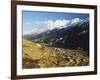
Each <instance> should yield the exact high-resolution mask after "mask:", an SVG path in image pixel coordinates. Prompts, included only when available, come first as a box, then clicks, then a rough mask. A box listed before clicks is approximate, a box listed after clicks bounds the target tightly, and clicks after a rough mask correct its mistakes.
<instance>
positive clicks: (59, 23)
mask: <svg viewBox="0 0 100 80" xmlns="http://www.w3.org/2000/svg"><path fill="white" fill-rule="evenodd" d="M81 21H83V20H81V19H79V18H75V19H71V20H65V19H63V20H61V19H58V20H55V21H54V20H47V21H39V22H35V23H34V24H36V26H37V27H36V26H35V28H34V27H33V29H32V30H31V31H28V32H24V33H23V35H30V34H39V33H42V32H45V31H48V30H53V29H55V28H65V27H68V26H71V25H75V24H77V23H79V22H81ZM38 26H39V27H38Z"/></svg>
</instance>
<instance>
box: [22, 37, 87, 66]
mask: <svg viewBox="0 0 100 80" xmlns="http://www.w3.org/2000/svg"><path fill="white" fill-rule="evenodd" d="M87 65H89V58H88V54H87V52H85V51H82V50H72V49H63V48H54V47H47V46H45V45H44V44H42V43H35V42H31V41H29V40H26V39H23V64H22V67H23V68H48V67H70V66H87Z"/></svg>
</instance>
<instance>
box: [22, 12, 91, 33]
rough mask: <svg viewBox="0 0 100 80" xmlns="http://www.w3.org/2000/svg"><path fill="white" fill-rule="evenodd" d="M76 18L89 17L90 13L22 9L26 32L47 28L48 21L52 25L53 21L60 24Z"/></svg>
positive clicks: (24, 30)
mask: <svg viewBox="0 0 100 80" xmlns="http://www.w3.org/2000/svg"><path fill="white" fill-rule="evenodd" d="M75 18H79V19H82V20H85V19H87V18H89V14H82V13H81V14H80V13H62V12H41V11H22V22H23V23H22V24H23V32H24V33H25V32H29V31H32V30H33V31H34V30H37V29H42V28H47V25H48V24H47V23H50V25H52V23H53V24H56V25H57V26H58V24H60V23H61V24H63V23H67V21H68V20H72V19H75ZM57 22H58V24H57ZM56 25H55V26H56ZM52 26H53V25H52Z"/></svg>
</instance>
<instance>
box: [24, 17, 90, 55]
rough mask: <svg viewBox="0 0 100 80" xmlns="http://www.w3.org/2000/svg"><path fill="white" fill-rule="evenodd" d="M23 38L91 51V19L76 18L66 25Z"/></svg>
mask: <svg viewBox="0 0 100 80" xmlns="http://www.w3.org/2000/svg"><path fill="white" fill-rule="evenodd" d="M23 38H26V39H28V40H31V41H33V42H39V43H44V44H45V45H47V46H50V47H58V48H65V49H81V50H83V51H86V52H88V53H89V20H88V19H86V20H81V19H79V18H75V19H72V20H71V21H70V22H69V23H68V24H67V25H66V26H65V27H63V26H61V28H54V29H52V30H47V31H44V32H41V33H39V34H26V35H23Z"/></svg>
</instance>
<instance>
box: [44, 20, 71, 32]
mask: <svg viewBox="0 0 100 80" xmlns="http://www.w3.org/2000/svg"><path fill="white" fill-rule="evenodd" d="M69 22H70V20H65V19H63V20H56V21H53V20H48V21H46V22H45V23H47V27H48V29H50V30H52V29H54V28H64V27H67V24H69Z"/></svg>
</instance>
